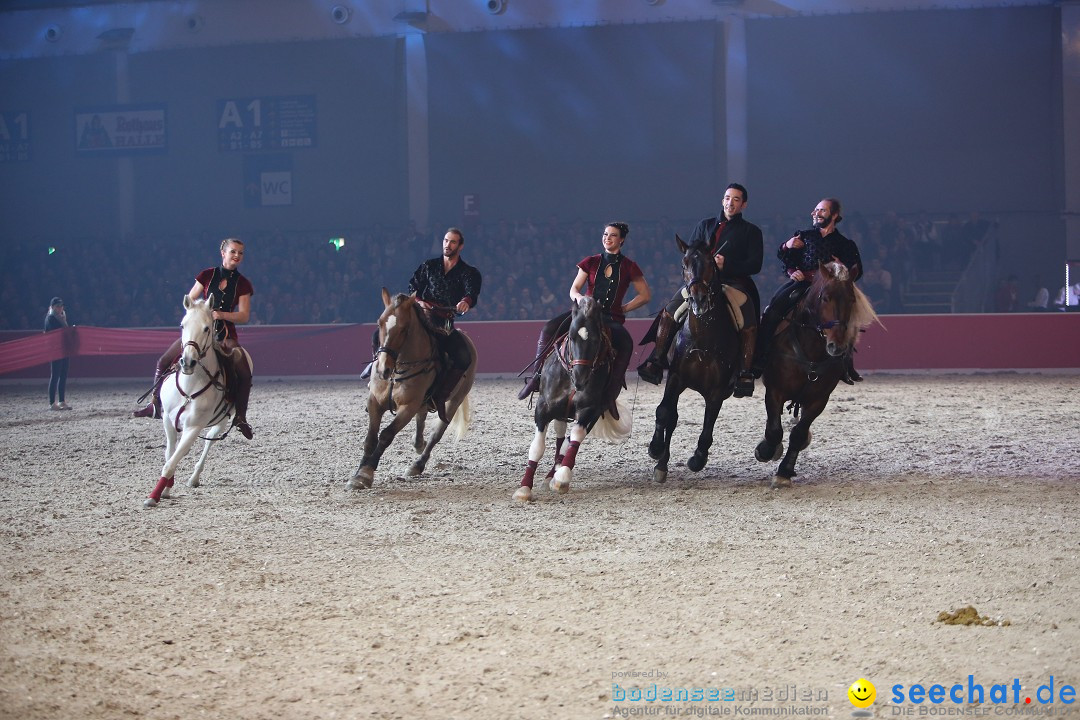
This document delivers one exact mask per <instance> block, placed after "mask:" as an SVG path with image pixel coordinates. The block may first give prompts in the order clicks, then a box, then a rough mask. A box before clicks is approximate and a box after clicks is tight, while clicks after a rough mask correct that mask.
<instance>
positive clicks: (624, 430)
mask: <svg viewBox="0 0 1080 720" xmlns="http://www.w3.org/2000/svg"><path fill="white" fill-rule="evenodd" d="M615 404H616V406H617V407H618V409H619V419H618V420H616V419H615V418H613V417H611V413H609V412H605V413H604V414H603V415H601V416H600V419H599V420H597V421H596V424H595V425H593V429H592V432H590V433H589V436H590V437H594V438H597V439H599V440H605V441H607V442H610V443H619V442H622V441H623V440H625V439H626V438H628V437H630V431H631V430H632V429H633V427H634V417H633V413H632V412H631V411H630V408H628V407H627V406H626V404H625V403H623V401H622V399H621V398H619V399H616V400H615Z"/></svg>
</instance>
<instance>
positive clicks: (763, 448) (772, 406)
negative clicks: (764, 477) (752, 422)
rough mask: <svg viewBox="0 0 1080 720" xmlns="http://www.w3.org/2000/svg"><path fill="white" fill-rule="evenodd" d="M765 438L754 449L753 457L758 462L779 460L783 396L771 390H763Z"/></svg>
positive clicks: (781, 442)
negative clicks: (766, 417) (765, 414)
mask: <svg viewBox="0 0 1080 720" xmlns="http://www.w3.org/2000/svg"><path fill="white" fill-rule="evenodd" d="M765 412H766V413H767V414H768V419H767V420H766V421H765V437H764V438H763V439H762V441H761V442H759V443H758V444H757V447H756V448H754V457H755V458H757V460H758V462H771V461H773V460H779V459H780V456H781V455H782V454H783V453H784V442H783V441H784V426H783V423H782V418H783V412H784V396H783V395H781V394H780V393H779V392H778V391H774V390H773V389H772V388H765Z"/></svg>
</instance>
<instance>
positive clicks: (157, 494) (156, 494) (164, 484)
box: [148, 477, 172, 501]
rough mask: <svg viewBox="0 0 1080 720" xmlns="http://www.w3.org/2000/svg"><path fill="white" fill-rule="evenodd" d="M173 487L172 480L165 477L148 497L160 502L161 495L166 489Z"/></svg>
mask: <svg viewBox="0 0 1080 720" xmlns="http://www.w3.org/2000/svg"><path fill="white" fill-rule="evenodd" d="M171 486H172V480H171V479H170V478H164V477H163V478H161V479H160V480H158V481H157V485H155V486H154V491H153V492H152V493H150V495H149V496H148V497H149V498H150V499H151V500H155V501H156V500H160V499H161V493H162V492H163V491H164V490H165V488H167V487H171Z"/></svg>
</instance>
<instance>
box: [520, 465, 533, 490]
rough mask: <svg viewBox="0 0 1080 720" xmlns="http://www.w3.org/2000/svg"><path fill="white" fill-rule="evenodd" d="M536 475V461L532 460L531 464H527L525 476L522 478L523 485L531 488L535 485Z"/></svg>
mask: <svg viewBox="0 0 1080 720" xmlns="http://www.w3.org/2000/svg"><path fill="white" fill-rule="evenodd" d="M534 475H536V461H535V460H530V461H529V464H528V465H526V466H525V477H523V478H522V479H521V485H522V486H523V487H527V488H531V487H532V486H533V476H534Z"/></svg>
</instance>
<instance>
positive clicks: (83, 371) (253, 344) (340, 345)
mask: <svg viewBox="0 0 1080 720" xmlns="http://www.w3.org/2000/svg"><path fill="white" fill-rule="evenodd" d="M882 322H883V324H884V327H881V326H878V325H874V326H872V327H870V328H869V329H868V330H867V331H866V333H865V334H864V335H863V337H862V340H861V341H860V343H859V352H858V355H857V356H856V365H857V367H858V368H859V369H860V370H865V371H870V372H873V371H920V370H925V371H943V370H962V371H963V370H967V371H971V370H986V371H994V370H1053V371H1063V370H1064V371H1068V370H1076V369H1078V368H1080V313H1022V314H1009V315H993V314H987V315H889V316H885V317H884V318H882ZM542 325H543V322H541V321H526V320H522V321H513V322H461V323H459V325H458V327H460V328H461V329H462V330H463V331H465V332H466V333H467V334H468V335H469V336H470V337H471V338H472V339H473V341H474V342H475V343H476V346H477V350H478V353H479V362H480V366H479V368H478V372H480V373H481V374H485V375H501V376H507V377H512V376H514V375H516V374H517V373H518V372H519V371H520V370H522V369H523V368H524V367H525V366H526V365H527V364H528V363H529V361H530V360H531V359H532V357H533V353H534V352H535V348H536V337H537V335H538V333H539V332H540V328H541V326H542ZM648 325H649V320H647V319H633V320H629V321H628V322H627V328H628V329H629V331H630V334H631V335H632V336H633V337H634V338H640V337H641V336H642V335H644V333H645V330H646V329H647V328H648ZM374 329H375V326H374V325H369V324H364V325H269V326H267V325H256V326H250V327H244V328H242V329H241V331H240V335H241V339H242V341H243V344H244V346H245V347H246V348H247V349H248V350H249V351H250V352H251V355H252V358H253V360H254V363H255V374H256V375H257V376H261V377H276V376H314V377H318V376H350V375H359V373H360V370H361V369H362V368H363V367H364V365H365V364H366V363H367V361H368V359H369V358H370V357H371V335H372V332H373V331H374ZM177 337H178V332H177V331H176V330H173V329H167V330H164V329H158V328H153V329H117V328H95V327H74V328H66V329H64V330H59V331H54V332H51V333H33V332H26V331H22V332H18V331H0V378H2V379H4V380H10V379H19V378H47V377H48V376H49V365H48V363H49V361H50V360H53V359H57V358H61V357H65V356H67V357H71V369H70V371H69V375H70V377H71V378H72V379H77V378H147V379H148V380H149V378H150V377H151V376H152V375H153V371H154V363H155V361H156V360H157V358H158V356H159V355H160V354H161V353H162V352H164V350H165V349H166V348H167V347H168V346H169V345H170V344H171V343H172V341H173V340H175V339H176V338H177ZM647 349H648V348H638V352H637V353H636V355H635V358H634V361H633V363H632V365H631V368H632V367H633V366H634V365H636V364H637V363H638V362H639V361H640V359H641V358H643V357H644V351H645V350H647Z"/></svg>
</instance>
